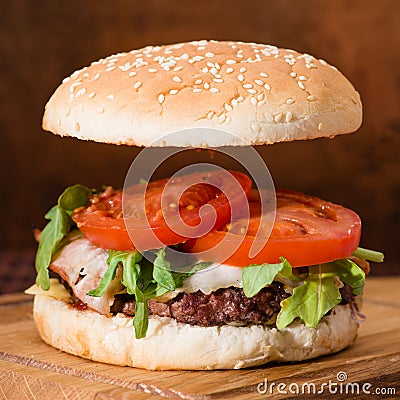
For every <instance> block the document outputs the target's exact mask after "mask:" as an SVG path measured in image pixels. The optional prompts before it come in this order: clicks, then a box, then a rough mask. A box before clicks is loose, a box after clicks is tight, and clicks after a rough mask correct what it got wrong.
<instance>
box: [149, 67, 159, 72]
mask: <svg viewBox="0 0 400 400" xmlns="http://www.w3.org/2000/svg"><path fill="white" fill-rule="evenodd" d="M149 72H157V69H156V68H150V69H149Z"/></svg>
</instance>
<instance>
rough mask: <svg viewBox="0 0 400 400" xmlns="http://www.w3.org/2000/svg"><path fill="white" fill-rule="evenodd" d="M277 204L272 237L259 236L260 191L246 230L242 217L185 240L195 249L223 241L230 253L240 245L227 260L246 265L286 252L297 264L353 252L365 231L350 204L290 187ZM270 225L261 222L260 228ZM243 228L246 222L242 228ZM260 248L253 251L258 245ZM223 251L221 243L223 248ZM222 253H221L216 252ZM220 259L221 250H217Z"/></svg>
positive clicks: (273, 260) (206, 248)
mask: <svg viewBox="0 0 400 400" xmlns="http://www.w3.org/2000/svg"><path fill="white" fill-rule="evenodd" d="M276 197H277V209H276V216H275V222H274V225H273V228H272V232H271V235H270V237H269V239H268V240H266V237H262V234H261V236H257V237H256V236H255V235H256V233H257V230H258V228H259V227H260V210H261V205H260V201H259V197H258V196H254V195H252V196H251V198H250V200H249V201H250V221H249V224H248V228H247V231H246V233H245V234H241V233H240V228H241V227H243V226H245V225H246V222H247V221H242V220H238V221H235V222H233V223H232V224H231V225H230V226H229V230H227V229H226V230H225V231H223V230H214V231H212V232H210V233H208V234H207V235H205V236H204V237H201V238H198V239H192V240H189V241H187V242H186V243H185V244H184V245H183V250H185V251H188V252H191V253H200V252H204V251H207V252H208V254H211V255H212V249H213V248H214V247H215V246H216V245H217V244H219V243H221V244H223V245H224V246H225V248H226V249H227V254H229V253H228V252H229V249H230V248H236V251H235V252H234V253H233V254H231V255H229V256H228V257H227V258H226V259H225V260H224V263H226V264H228V265H234V266H240V267H244V266H247V265H250V264H262V263H266V262H267V263H278V262H280V257H284V258H286V259H287V260H288V261H289V262H290V264H291V265H292V266H293V267H299V266H306V265H314V264H320V263H325V262H329V261H334V260H336V259H338V258H344V257H348V256H349V255H350V254H351V253H352V252H353V251H354V250H355V249H356V248H357V246H358V243H359V241H360V235H361V221H360V217H359V216H358V215H357V214H356V213H355V212H353V211H352V210H349V209H347V208H344V207H342V206H339V205H336V204H333V203H329V202H327V201H324V200H321V199H318V198H316V197H311V196H307V195H305V194H301V193H296V192H292V191H288V190H279V191H277V192H276ZM266 228H271V227H270V226H269V227H268V226H265V227H263V226H261V232H262V231H263V230H266ZM242 229H243V228H242ZM257 244H258V245H259V250H260V251H259V252H258V254H256V255H255V256H254V257H250V256H249V254H250V249H251V248H252V246H253V245H257ZM218 251H219V253H220V251H221V248H220V249H219V250H218ZM214 256H215V257H216V258H217V255H216V254H215V255H214ZM218 257H219V259H220V254H218Z"/></svg>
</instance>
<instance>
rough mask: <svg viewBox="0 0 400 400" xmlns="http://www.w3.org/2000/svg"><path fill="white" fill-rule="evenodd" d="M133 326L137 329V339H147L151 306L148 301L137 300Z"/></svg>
mask: <svg viewBox="0 0 400 400" xmlns="http://www.w3.org/2000/svg"><path fill="white" fill-rule="evenodd" d="M133 326H134V327H135V337H136V339H142V338H144V337H146V333H147V329H148V327H149V306H148V304H147V300H144V301H138V300H136V304H135V316H134V318H133Z"/></svg>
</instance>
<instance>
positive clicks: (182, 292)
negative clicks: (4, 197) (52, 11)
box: [30, 171, 383, 338]
mask: <svg viewBox="0 0 400 400" xmlns="http://www.w3.org/2000/svg"><path fill="white" fill-rule="evenodd" d="M229 173H230V174H231V178H232V177H233V178H234V181H235V182H236V184H232V182H231V181H232V179H227V180H226V176H225V175H223V174H220V172H218V171H207V172H203V173H196V174H191V175H188V176H183V177H179V178H174V181H173V182H172V192H173V191H174V190H176V192H177V193H179V195H180V197H179V198H177V199H175V198H173V197H171V198H168V202H167V205H168V207H167V208H166V207H165V201H164V200H165V199H164V200H163V198H162V195H163V191H164V189H165V187H166V184H167V183H168V180H161V181H155V182H151V183H148V184H145V185H143V184H138V185H136V187H134V188H133V190H132V191H130V194H129V196H128V197H127V198H125V200H124V201H125V204H127V203H128V204H129V205H130V207H129V211H128V212H126V209H124V210H123V209H122V192H121V191H115V190H113V189H112V188H110V187H108V188H106V189H105V190H104V191H103V192H101V193H97V192H94V191H92V190H89V189H88V188H85V187H84V186H81V185H75V186H72V187H70V188H68V189H67V190H66V191H65V192H64V193H63V194H62V195H61V196H60V198H59V199H58V203H57V205H56V206H54V207H53V208H52V209H51V210H50V211H49V212H48V213H47V214H46V218H47V219H49V223H48V224H47V225H46V227H45V228H44V230H43V231H42V232H41V234H40V243H39V249H38V253H37V257H36V269H37V273H38V277H37V281H36V282H37V287H36V288H35V289H31V290H30V292H31V293H34V294H37V293H40V294H43V293H47V294H48V295H49V296H54V297H56V298H57V297H60V293H62V298H63V300H65V293H64V292H62V290H61V289H60V287H59V285H57V284H55V283H54V281H53V280H50V279H49V269H50V270H51V271H53V273H55V274H57V276H58V277H59V278H60V279H61V280H62V281H63V282H64V283H65V285H66V286H67V288H68V291H69V292H70V294H71V297H69V298H70V300H69V301H70V302H71V304H73V305H74V306H75V307H76V308H78V309H80V310H82V311H84V310H86V309H91V310H94V311H96V312H98V313H100V314H103V315H105V316H107V317H110V316H112V315H115V314H121V313H123V314H125V315H126V316H129V317H133V325H134V329H135V334H136V337H137V338H142V337H145V336H146V332H147V328H148V323H149V318H152V317H153V316H158V317H168V318H173V319H175V320H176V321H177V322H180V323H185V324H190V325H197V326H215V325H224V324H230V325H235V326H243V325H248V324H263V325H269V326H274V327H277V328H278V329H284V328H285V327H287V326H288V325H290V324H291V323H292V322H293V321H294V320H299V321H300V322H301V323H303V324H305V325H306V326H308V327H317V326H318V324H319V322H320V320H321V319H322V318H323V317H324V316H325V315H328V314H329V313H330V311H331V310H332V309H333V308H334V307H335V306H336V305H338V304H350V305H351V309H352V310H353V311H354V313H355V314H357V315H358V316H359V315H360V314H359V311H358V307H357V305H356V299H357V297H358V296H359V295H361V294H362V291H363V286H364V282H365V275H366V273H365V272H368V270H369V267H368V262H367V261H365V259H369V260H370V261H378V262H380V261H382V259H383V255H382V254H381V253H378V252H373V251H370V250H366V249H361V248H358V247H357V246H358V243H359V238H360V233H361V224H360V219H359V217H358V215H357V214H355V213H354V212H353V211H351V210H349V209H347V208H344V207H342V206H338V205H335V204H333V203H329V202H326V201H323V200H320V199H318V198H315V197H311V196H306V195H303V194H301V193H295V192H290V191H277V193H276V200H277V209H276V215H275V220H274V221H273V222H272V224H273V225H272V226H271V225H269V226H268V224H271V222H270V221H271V219H269V218H266V219H263V218H262V217H263V211H262V210H263V208H262V204H261V196H260V195H259V194H258V192H256V191H254V190H252V189H251V186H252V183H251V180H250V179H249V178H248V177H247V176H246V175H244V174H241V173H238V172H234V171H229ZM194 175H195V176H194ZM224 179H225V180H224ZM192 181H197V182H199V181H200V182H202V183H199V184H194V185H192V184H191V182H192ZM185 187H187V189H186V190H182V188H185ZM216 187H219V188H221V187H223V188H224V191H221V190H220V189H216ZM238 188H239V189H240V190H238ZM169 190H170V192H168V193H169V194H168V196H171V188H169ZM226 192H229V193H228V194H229V196H228V195H227V193H226ZM204 205H208V206H211V207H203V206H204ZM232 206H233V208H235V207H236V209H238V208H239V209H241V208H247V209H248V210H250V216H246V218H245V217H241V215H239V216H236V217H235V218H233V219H232V218H231V211H230V210H231V208H230V207H232ZM210 209H212V210H213V213H214V214H215V218H214V219H213V221H214V225H213V226H212V229H211V230H210V229H209V230H208V231H206V232H203V233H202V231H201V224H200V222H201V220H202V219H205V220H207V218H208V217H209V216H208V214H207V213H208V211H207V210H210ZM200 210H202V213H201V216H200ZM177 217H179V218H177ZM124 218H125V219H126V220H129V221H130V223H129V224H127V225H126V224H125V219H124ZM168 218H170V219H169V222H168V223H167V220H168ZM178 219H179V220H180V221H181V222H182V221H183V222H184V224H186V225H187V226H189V227H190V228H191V229H197V230H198V232H197V233H198V235H197V237H196V238H194V239H191V238H189V237H193V236H190V235H188V236H186V234H185V232H183V231H182V230H179V229H176V228H177V226H178V225H174V224H176V221H177V220H178ZM132 221H133V223H132ZM171 221H172V222H171ZM265 221H266V222H265ZM144 222H146V223H144ZM265 224H267V225H265ZM149 227H150V229H149ZM198 227H200V228H198ZM260 232H261V239H263V236H262V235H263V232H268V234H269V233H270V235H269V236H268V238H267V240H263V241H261V242H262V243H263V245H262V246H261V248H259V251H258V253H257V254H256V256H254V255H253V256H250V255H251V251H250V250H251V247H252V245H253V244H257V243H260V241H259V239H260V236H259V233H260ZM132 236H133V237H135V238H138V241H137V242H136V241H135V242H133V241H132V240H131V237H132ZM224 240H228V241H229V242H230V243H234V244H237V246H236V247H235V248H236V250H235V252H234V253H233V254H230V255H228V256H227V257H226V259H225V260H224V261H223V264H221V263H220V262H216V261H215V260H214V256H213V253H212V249H213V248H214V247H215V246H216V245H217V244H219V243H220V242H223V241H224ZM160 243H161V244H162V245H160ZM139 248H140V250H139ZM210 249H211V252H210V253H208V254H211V255H210V256H209V258H210V259H206V260H204V259H198V258H197V256H196V255H197V254H200V253H202V252H204V251H208V250H210ZM172 250H174V251H172ZM177 251H178V253H179V254H181V255H182V257H181V259H179V257H178V259H176V258H174V257H172V256H171V255H172V254H174V253H176V252H177ZM203 254H204V253H203ZM214 255H215V254H214ZM71 299H72V300H71Z"/></svg>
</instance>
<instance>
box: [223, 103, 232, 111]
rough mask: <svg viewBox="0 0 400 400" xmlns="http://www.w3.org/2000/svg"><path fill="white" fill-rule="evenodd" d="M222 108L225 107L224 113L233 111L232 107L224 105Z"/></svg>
mask: <svg viewBox="0 0 400 400" xmlns="http://www.w3.org/2000/svg"><path fill="white" fill-rule="evenodd" d="M224 107H225V110H226V111H232V110H233V108H232V106H231V105H230V104H227V103H225V104H224Z"/></svg>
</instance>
